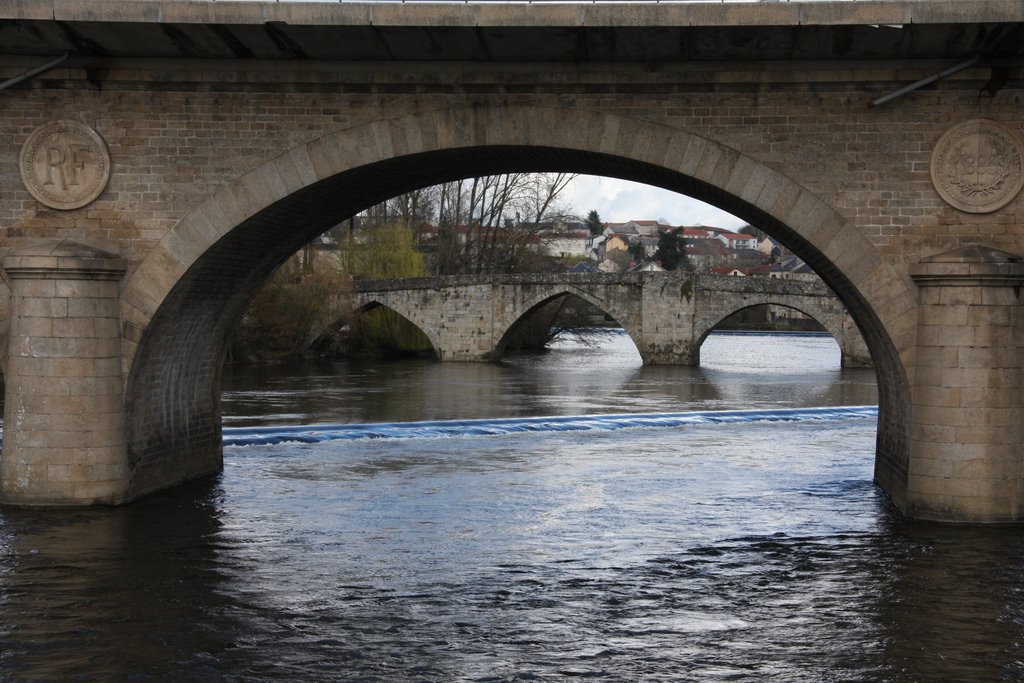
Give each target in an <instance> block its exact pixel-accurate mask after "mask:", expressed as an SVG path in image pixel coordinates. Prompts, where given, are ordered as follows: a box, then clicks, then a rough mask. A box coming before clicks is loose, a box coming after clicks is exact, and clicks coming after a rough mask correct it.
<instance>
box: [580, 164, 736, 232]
mask: <svg viewBox="0 0 1024 683" xmlns="http://www.w3.org/2000/svg"><path fill="white" fill-rule="evenodd" d="M564 197H565V200H566V202H568V203H569V204H571V205H572V208H573V211H574V212H575V213H577V214H579V215H581V216H586V215H587V213H588V212H590V210H591V209H596V210H597V212H598V213H599V214H600V215H601V220H603V221H605V222H610V223H624V222H626V221H628V220H634V219H635V220H654V219H658V218H664V219H666V220H667V221H668V222H669V224H671V225H694V224H697V223H700V224H702V225H714V226H718V227H722V228H739V227H742V226H743V225H746V222H745V221H742V220H740V219H739V218H737V217H736V216H733V215H732V214H730V213H726V212H725V211H722V210H721V209H719V208H717V207H714V206H712V205H711V204H705V203H704V202H702V201H698V200H696V199H693V198H692V197H687V196H686V195H683V194H679V193H678V192H670V191H669V190H663V189H661V188H660V187H652V186H650V185H642V184H640V183H634V182H630V181H628V180H619V179H617V178H603V177H599V176H588V175H581V176H579V177H578V178H576V180H575V181H574V182H573V184H572V185H571V186H570V187H568V188H566V191H565V195H564Z"/></svg>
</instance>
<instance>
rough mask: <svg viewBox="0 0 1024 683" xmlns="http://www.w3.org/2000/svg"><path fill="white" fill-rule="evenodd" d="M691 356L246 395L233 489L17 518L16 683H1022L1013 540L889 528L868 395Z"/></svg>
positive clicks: (784, 358)
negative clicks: (666, 361) (674, 364)
mask: <svg viewBox="0 0 1024 683" xmlns="http://www.w3.org/2000/svg"><path fill="white" fill-rule="evenodd" d="M594 339H596V341H594ZM702 351H703V365H702V367H701V368H644V367H641V366H640V361H639V357H638V356H637V354H636V352H635V350H634V349H633V348H632V346H631V344H630V343H629V341H628V339H627V338H625V336H624V335H623V334H622V333H621V332H604V333H601V334H598V335H596V337H593V338H591V339H590V341H588V342H587V343H581V342H580V341H577V340H569V341H566V342H564V343H561V344H559V345H558V347H557V348H556V349H555V350H553V351H552V352H550V353H547V354H543V355H540V356H523V357H514V358H510V359H508V360H507V361H506V362H504V363H502V364H500V365H485V364H434V363H428V362H402V363H391V364H356V363H331V364H311V365H307V366H303V367H301V368H290V369H282V368H262V369H246V370H232V371H229V372H227V374H226V377H225V393H224V410H225V413H226V420H225V422H226V425H227V429H226V439H227V441H228V443H229V444H240V445H228V446H227V447H226V450H225V470H224V473H223V474H222V475H220V476H218V477H215V478H211V479H208V480H205V481H201V482H195V483H193V484H190V485H187V486H185V487H181V488H179V489H177V490H175V491H171V492H167V493H164V494H160V495H155V496H151V497H149V498H147V499H144V500H142V501H139V502H137V503H135V504H132V505H129V506H126V507H122V508H117V509H103V510H92V509H89V510H73V511H46V512H39V511H24V510H10V509H4V510H0V680H4V681H20V680H55V681H56V680H138V681H147V680H158V681H257V680H288V681H319V680H323V681H334V680H339V681H349V680H351V681H534V680H544V681H563V680H572V679H576V678H589V679H598V680H608V681H690V680H695V681H765V680H772V681H1000V680H1018V679H1020V678H1021V677H1024V663H1022V659H1024V654H1022V643H1024V590H1022V589H1024V581H1022V577H1024V536H1022V534H1020V531H1019V529H1018V528H1014V527H998V528H992V527H973V526H944V525H934V524H920V523H911V522H908V521H906V520H904V519H903V518H901V517H900V515H899V514H898V513H896V512H895V511H894V510H893V509H892V508H891V507H890V505H889V504H888V502H887V501H886V499H885V498H884V496H882V495H881V494H880V493H879V491H878V490H877V489H876V488H875V486H874V485H873V484H872V483H871V473H872V458H873V453H872V451H873V446H874V432H875V419H874V417H873V415H874V413H873V411H872V410H871V409H870V408H863V406H870V405H871V404H873V403H874V401H875V388H874V377H873V373H872V371H870V370H867V371H865V370H841V369H840V368H839V351H838V348H837V347H836V346H835V344H834V343H833V342H832V341H831V340H830V339H828V338H825V337H816V336H786V335H783V336H774V335H718V334H716V335H712V336H711V337H709V339H708V341H707V342H706V343H705V346H704V348H703V350H702ZM808 408H812V409H811V410H808ZM721 411H730V412H724V413H723V412H721ZM607 415H615V416H616V417H614V418H607V417H604V416H607ZM452 421H457V422H452ZM367 423H372V425H369V426H367ZM353 424H355V425H361V426H352V425H353ZM311 425H312V426H311Z"/></svg>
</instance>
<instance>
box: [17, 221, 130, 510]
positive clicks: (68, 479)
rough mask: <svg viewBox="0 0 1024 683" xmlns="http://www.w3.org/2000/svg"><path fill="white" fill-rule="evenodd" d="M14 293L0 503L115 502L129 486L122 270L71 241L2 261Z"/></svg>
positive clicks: (105, 255)
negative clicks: (125, 415) (121, 314)
mask: <svg viewBox="0 0 1024 683" xmlns="http://www.w3.org/2000/svg"><path fill="white" fill-rule="evenodd" d="M3 268H4V271H5V272H6V273H7V277H8V279H9V281H10V286H11V318H10V337H9V342H8V358H7V368H6V373H5V379H6V381H7V395H6V404H5V406H4V438H3V458H2V459H0V500H2V502H4V503H7V504H14V505H34V504H42V505H88V504H96V503H117V502H121V501H122V500H123V498H124V488H125V484H126V481H127V472H126V464H125V435H124V398H123V395H124V388H123V387H124V383H123V380H122V372H121V331H120V326H119V319H120V318H119V305H120V300H119V298H118V282H119V280H120V279H121V277H122V276H123V275H124V272H125V263H124V261H123V260H122V259H120V258H118V257H117V256H116V255H115V254H113V253H110V252H108V251H105V250H103V249H100V248H97V247H94V246H91V245H88V244H84V243H82V242H78V241H75V240H71V239H64V240H50V241H46V242H42V243H40V244H37V245H36V246H33V247H29V248H26V249H23V250H21V251H19V252H17V253H16V254H14V255H11V256H8V257H6V258H4V259H3Z"/></svg>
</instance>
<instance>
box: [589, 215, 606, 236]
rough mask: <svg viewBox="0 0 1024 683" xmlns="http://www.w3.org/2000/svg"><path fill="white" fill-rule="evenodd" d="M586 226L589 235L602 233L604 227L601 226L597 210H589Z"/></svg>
mask: <svg viewBox="0 0 1024 683" xmlns="http://www.w3.org/2000/svg"><path fill="white" fill-rule="evenodd" d="M586 224H587V229H588V230H590V234H591V235H600V234H601V233H602V232H604V226H603V225H602V224H601V216H599V215H598V213H597V209H591V210H590V213H588V214H587V220H586Z"/></svg>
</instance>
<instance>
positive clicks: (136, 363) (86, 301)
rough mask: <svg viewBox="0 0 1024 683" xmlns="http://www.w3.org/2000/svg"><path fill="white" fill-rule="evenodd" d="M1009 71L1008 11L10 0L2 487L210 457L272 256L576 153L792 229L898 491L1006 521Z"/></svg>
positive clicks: (1022, 320)
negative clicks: (354, 221)
mask: <svg viewBox="0 0 1024 683" xmlns="http://www.w3.org/2000/svg"><path fill="white" fill-rule="evenodd" d="M1022 64H1024V4H1022V3H1021V2H1019V0H973V1H972V2H963V0H927V1H924V0H921V1H917V0H894V1H892V2H828V1H825V2H806V3H804V2H787V3H752V4H744V3H664V4H636V3H609V4H602V3H586V4H559V3H533V4H523V3H512V4H505V3H479V4H474V3H458V4H435V3H428V4H415V3H380V4H375V3H354V2H353V3H350V2H345V3H303V2H288V3H284V2H281V3H272V2H203V1H185V0H106V1H104V2H94V1H93V0H15V1H14V2H10V1H7V2H3V3H0V79H3V80H0V269H2V273H3V278H2V282H0V340H3V342H5V343H2V342H0V343H2V345H0V361H2V364H3V371H4V375H5V378H6V380H7V381H6V394H5V395H6V403H5V430H4V439H3V452H2V454H0V500H2V501H3V502H6V503H8V504H17V505H44V506H45V505H85V504H100V503H102V504H117V503H123V502H126V501H130V500H133V499H135V498H138V497H140V496H143V495H145V494H147V493H150V492H152V491H156V490H159V489H161V488H166V487H169V486H172V485H174V484H176V483H178V482H182V481H184V480H187V479H191V478H195V477H200V476H206V475H210V474H213V473H216V472H218V471H220V469H221V468H222V462H223V459H222V441H221V415H220V375H221V365H222V363H223V360H224V357H225V353H226V349H227V346H228V341H229V339H230V337H231V334H232V330H233V329H234V328H235V326H236V324H237V321H238V320H239V319H240V317H241V316H242V314H243V312H244V311H245V308H246V305H247V303H248V301H249V300H250V298H251V297H252V295H253V292H254V291H255V290H256V289H257V287H258V286H259V285H260V284H261V283H262V282H263V281H265V279H266V278H267V277H268V276H269V275H270V273H271V272H272V271H273V269H274V268H275V267H276V266H277V265H278V264H280V263H282V262H283V261H284V260H285V259H286V258H287V257H288V256H289V255H290V254H292V253H294V252H295V251H296V250H297V249H298V248H299V247H300V246H301V245H303V244H305V243H307V242H308V241H309V240H310V239H311V238H313V237H315V236H316V235H318V234H320V233H321V232H323V231H324V230H326V229H328V228H330V227H331V226H333V225H336V224H338V223H340V222H342V221H343V220H345V219H346V218H348V217H350V216H352V215H354V214H355V213H357V212H359V211H361V210H363V209H365V208H367V207H369V206H371V205H373V204H375V203H377V202H379V201H381V200H384V199H386V198H388V197H391V196H394V195H396V194H399V193H401V192H404V191H408V190H412V189H414V188H417V187H423V186H427V185H431V184H435V183H439V182H442V181H448V180H454V179H457V178H462V177H469V176H474V175H484V174H491V173H499V172H514V171H571V172H580V173H589V174H594V175H602V176H611V177H615V178H622V179H627V180H633V181H637V182H641V183H647V184H651V185H656V186H659V187H661V188H665V189H668V190H673V191H676V192H680V193H683V194H687V195H690V196H692V197H695V198H697V199H701V200H704V201H707V202H710V203H712V204H715V205H716V206H718V207H720V208H722V209H724V210H726V211H728V212H730V213H732V214H734V215H736V216H737V217H739V218H741V219H742V220H745V221H747V222H749V223H751V224H753V225H755V226H757V227H759V228H761V229H763V230H765V231H766V232H768V233H769V234H771V235H773V236H775V237H776V238H778V239H779V240H781V241H782V242H783V243H784V244H785V245H786V246H788V247H789V248H790V249H791V250H792V251H793V252H795V253H796V254H797V255H799V256H800V257H801V258H803V260H804V261H806V262H807V263H808V264H809V265H811V267H812V268H814V269H815V270H816V271H817V273H818V274H819V275H820V276H821V277H822V279H823V280H824V281H825V282H826V284H828V286H829V287H830V288H831V289H832V290H833V291H834V292H836V294H837V295H838V296H839V298H840V299H841V300H842V302H843V304H844V305H845V306H846V309H847V310H848V311H849V312H850V315H851V316H853V318H854V320H855V321H856V323H857V326H858V328H859V329H860V331H861V333H862V335H863V337H864V341H865V343H866V344H867V347H868V349H869V350H870V352H871V358H872V362H873V365H874V367H875V369H876V372H877V376H878V380H879V403H880V405H879V413H880V416H879V421H878V437H877V443H876V467H875V481H876V482H877V483H878V484H879V486H880V487H881V488H882V489H883V490H884V491H885V492H886V493H887V494H888V495H889V496H890V497H891V498H892V500H893V501H894V502H895V503H896V504H897V505H898V506H899V507H900V508H901V509H902V510H904V511H905V512H906V513H907V514H908V515H911V516H915V517H921V518H931V519H951V520H974V521H988V522H996V521H1004V522H1005V521H1019V520H1021V518H1022V516H1024V455H1022V450H1024V376H1022V369H1021V368H1022V362H1021V358H1022V350H1021V348H1020V345H1021V341H1020V340H1022V339H1024V313H1022V310H1024V309H1022V307H1021V305H1020V300H1019V292H1020V288H1021V283H1022V282H1024V263H1022V262H1021V259H1020V258H1019V257H1018V256H1016V254H1020V253H1024V199H1022V197H1021V192H1020V189H1021V185H1022V183H1024V176H1022V169H1021V164H1022V161H1021V158H1022V153H1021V149H1022V146H1024V143H1022V142H1021V135H1022V129H1024V107H1022V106H1021V102H1022V98H1024V66H1022ZM580 208H581V210H586V208H587V207H580Z"/></svg>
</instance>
